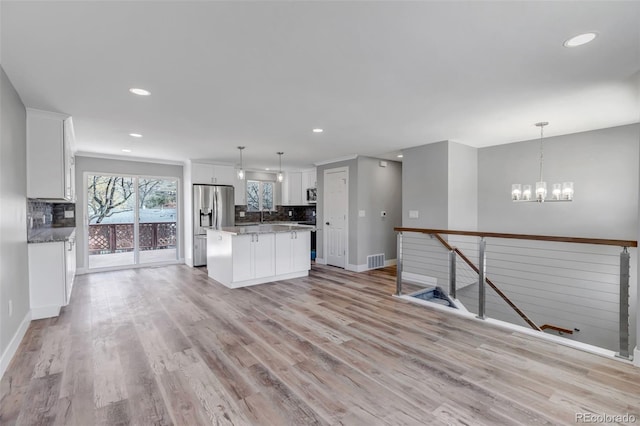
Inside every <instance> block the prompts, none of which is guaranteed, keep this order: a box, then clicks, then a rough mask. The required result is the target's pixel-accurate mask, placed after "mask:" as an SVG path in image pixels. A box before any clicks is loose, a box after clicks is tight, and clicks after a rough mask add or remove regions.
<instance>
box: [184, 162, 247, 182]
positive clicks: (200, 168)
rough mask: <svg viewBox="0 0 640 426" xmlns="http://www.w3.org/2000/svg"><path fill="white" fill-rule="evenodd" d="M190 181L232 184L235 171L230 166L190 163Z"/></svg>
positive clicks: (234, 179) (234, 178)
mask: <svg viewBox="0 0 640 426" xmlns="http://www.w3.org/2000/svg"><path fill="white" fill-rule="evenodd" d="M191 181H192V183H205V184H210V185H234V184H235V183H236V182H235V181H236V172H235V169H234V168H233V167H232V166H221V165H218V164H206V163H191Z"/></svg>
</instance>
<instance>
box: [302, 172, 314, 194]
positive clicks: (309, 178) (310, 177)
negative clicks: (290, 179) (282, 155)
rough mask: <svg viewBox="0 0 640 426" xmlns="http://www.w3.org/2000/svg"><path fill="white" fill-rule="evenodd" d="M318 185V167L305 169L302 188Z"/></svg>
mask: <svg viewBox="0 0 640 426" xmlns="http://www.w3.org/2000/svg"><path fill="white" fill-rule="evenodd" d="M317 186H318V179H317V177H316V169H310V170H305V171H304V172H302V189H304V190H305V192H306V190H307V189H308V188H316V187H317Z"/></svg>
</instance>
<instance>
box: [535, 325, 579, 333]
mask: <svg viewBox="0 0 640 426" xmlns="http://www.w3.org/2000/svg"><path fill="white" fill-rule="evenodd" d="M540 329H541V330H553V331H557V332H559V333H565V334H573V330H569V329H568V328H562V327H558V326H556V325H551V324H545V325H543V326H542V327H540Z"/></svg>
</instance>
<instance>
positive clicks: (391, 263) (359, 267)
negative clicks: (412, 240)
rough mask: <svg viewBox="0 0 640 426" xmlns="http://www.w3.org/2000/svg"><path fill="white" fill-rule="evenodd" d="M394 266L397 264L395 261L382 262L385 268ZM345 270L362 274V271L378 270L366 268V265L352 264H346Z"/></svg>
mask: <svg viewBox="0 0 640 426" xmlns="http://www.w3.org/2000/svg"><path fill="white" fill-rule="evenodd" d="M396 264H397V261H396V259H388V260H385V261H384V267H385V268H386V267H387V266H395V265H396ZM345 269H346V270H347V271H352V272H364V271H372V270H373V269H379V268H373V269H370V268H368V267H367V264H366V263H363V264H361V265H354V264H351V263H348V264H347V266H346V267H345Z"/></svg>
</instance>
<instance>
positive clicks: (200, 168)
mask: <svg viewBox="0 0 640 426" xmlns="http://www.w3.org/2000/svg"><path fill="white" fill-rule="evenodd" d="M191 183H194V184H195V183H204V184H209V185H233V187H234V198H235V200H234V202H235V204H236V205H244V204H246V202H245V199H246V192H247V191H246V187H245V181H244V180H240V179H238V175H237V173H236V170H235V168H233V167H232V166H223V165H219V164H207V163H191Z"/></svg>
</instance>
